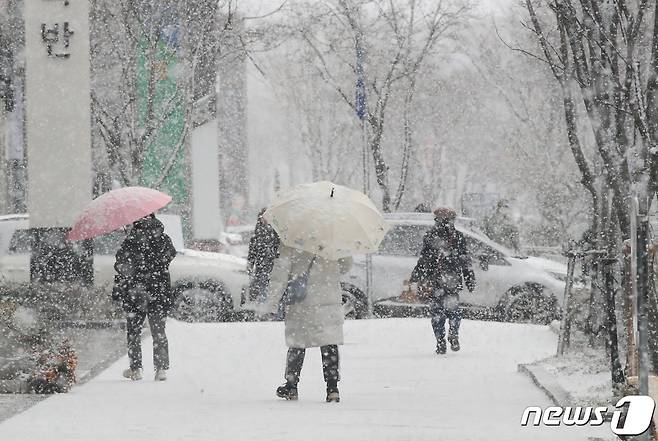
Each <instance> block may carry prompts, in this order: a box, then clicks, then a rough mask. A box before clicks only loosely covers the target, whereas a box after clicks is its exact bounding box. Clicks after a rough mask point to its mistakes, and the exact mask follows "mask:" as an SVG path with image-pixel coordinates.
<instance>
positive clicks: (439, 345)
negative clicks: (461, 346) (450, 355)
mask: <svg viewBox="0 0 658 441" xmlns="http://www.w3.org/2000/svg"><path fill="white" fill-rule="evenodd" d="M436 353H437V354H439V355H443V354H445V353H446V340H445V338H439V339H437V340H436Z"/></svg>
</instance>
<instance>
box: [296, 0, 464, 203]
mask: <svg viewBox="0 0 658 441" xmlns="http://www.w3.org/2000/svg"><path fill="white" fill-rule="evenodd" d="M467 11H468V8H467V7H466V6H464V5H456V6H455V5H454V4H452V3H449V2H447V1H438V2H425V1H422V0H410V1H409V2H408V4H407V5H406V7H399V6H398V5H397V4H396V2H392V1H385V0H373V1H365V2H364V1H361V2H353V1H351V0H337V1H336V2H335V3H332V4H326V5H325V8H324V9H323V10H322V11H321V12H319V13H317V16H316V17H315V20H313V25H311V26H306V27H304V28H303V29H302V31H301V36H302V38H303V40H304V41H305V42H306V43H307V44H308V45H309V46H310V47H311V48H312V50H313V51H314V53H315V55H316V59H317V63H316V68H317V69H318V71H319V72H320V73H321V75H322V76H323V78H324V79H325V81H327V82H328V83H329V84H331V85H332V87H333V88H334V89H335V90H336V92H337V93H338V94H339V95H340V96H341V97H342V99H343V100H344V102H345V103H346V104H347V106H348V108H349V109H350V110H351V111H352V112H355V111H356V102H355V98H354V97H353V94H352V93H351V92H350V88H349V86H348V84H354V81H355V76H356V75H357V74H358V72H357V68H360V67H359V66H357V65H356V63H355V62H354V60H355V58H356V52H357V51H363V60H364V61H363V65H364V69H363V70H364V76H365V84H366V88H367V96H368V109H367V114H366V117H365V120H366V122H367V125H368V128H369V131H368V136H369V139H368V143H369V146H370V153H371V155H372V159H373V166H374V172H375V177H376V181H377V184H378V186H379V188H380V190H381V192H382V208H383V210H384V211H390V210H392V209H395V208H398V207H399V206H400V203H401V201H402V198H403V196H404V192H405V185H406V182H407V177H408V167H409V161H410V158H411V157H412V149H413V145H414V141H413V128H412V120H413V117H412V114H411V113H412V109H413V100H414V95H415V89H416V84H417V75H418V72H420V71H421V69H422V67H423V64H424V62H425V60H426V59H427V57H429V56H431V54H432V53H433V51H434V50H435V49H436V48H437V47H438V43H439V41H441V39H442V38H445V37H446V36H447V35H448V32H449V31H450V30H451V29H452V28H454V27H455V26H456V25H458V24H459V23H460V22H461V20H463V19H464V17H465V16H466V13H467ZM318 22H320V23H323V24H324V26H325V28H324V29H322V28H320V27H319V26H318V24H317V23H318ZM336 29H339V31H338V32H337V31H336ZM335 66H338V67H335ZM396 93H400V94H401V95H402V96H403V97H404V99H403V103H404V104H403V109H406V110H405V111H404V113H403V114H404V140H403V143H402V149H401V151H400V152H396V153H399V154H400V155H401V161H400V162H401V163H400V178H399V180H398V185H397V188H394V187H393V186H392V184H391V178H390V161H389V160H388V159H387V158H386V155H385V154H384V150H383V145H382V139H383V137H384V132H385V128H386V126H387V124H386V121H387V118H386V117H387V112H388V110H389V104H390V102H391V99H392V97H393V96H394V95H395V94H396Z"/></svg>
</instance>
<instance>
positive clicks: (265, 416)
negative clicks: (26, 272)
mask: <svg viewBox="0 0 658 441" xmlns="http://www.w3.org/2000/svg"><path fill="white" fill-rule="evenodd" d="M168 334H169V342H170V350H171V362H172V369H171V371H170V375H169V380H168V381H166V382H162V383H155V382H154V381H153V379H152V373H151V369H152V364H151V360H150V357H151V348H150V344H151V340H150V339H149V340H146V341H145V344H144V357H145V373H146V375H145V379H144V380H142V381H140V382H130V381H128V380H124V379H122V378H121V371H122V370H123V369H124V368H125V367H126V366H127V360H126V358H125V357H124V358H123V359H122V360H120V361H118V362H117V363H115V364H114V365H112V366H111V367H109V368H108V369H107V370H106V371H104V372H103V373H101V374H100V375H99V376H98V377H96V378H95V379H93V380H92V381H90V382H88V383H86V384H84V385H82V386H79V387H76V388H74V389H73V391H72V392H71V393H68V394H62V395H58V396H54V397H52V398H50V399H48V400H45V401H43V402H41V403H39V404H38V405H36V406H34V407H32V408H30V409H29V410H27V411H25V412H22V413H20V414H18V415H16V416H14V417H12V418H10V419H8V420H6V421H5V422H3V423H1V424H0V439H2V440H12V441H21V440H25V441H28V440H29V441H34V440H38V441H41V440H44V441H45V440H48V441H59V440H61V441H133V440H135V441H136V440H154V441H155V440H157V441H168V440H185V441H195V440H199V441H202V440H203V441H205V440H208V441H210V440H212V441H215V440H227V441H239V440H259V441H274V440H285V441H290V440H305V441H307V440H310V441H321V440H359V441H363V440H377V441H385V440H396V441H397V440H401V441H402V440H403V441H411V440H414V441H420V440H427V441H451V440H455V441H466V440H491V441H500V440H505V441H510V440H519V441H520V440H523V441H527V440H532V441H543V440H560V441H567V440H587V439H588V438H589V437H594V438H602V439H606V440H608V439H614V437H612V436H611V435H612V434H611V432H610V429H609V427H606V426H605V425H604V426H602V427H599V428H591V427H584V428H574V427H558V428H555V427H520V423H519V422H520V420H521V415H522V412H523V409H524V408H525V407H526V406H530V405H534V406H542V407H546V406H549V405H550V403H549V402H548V400H547V398H546V397H545V396H544V395H543V394H542V393H541V392H540V391H539V390H538V389H537V388H536V387H535V386H534V385H533V384H532V382H531V381H530V380H529V379H528V378H527V377H525V376H524V375H522V374H520V373H518V372H517V365H518V363H524V362H531V361H533V360H537V359H540V358H543V357H546V356H549V355H551V354H552V353H553V352H554V350H555V342H556V336H555V334H554V333H552V332H551V331H550V330H549V329H548V328H547V327H542V326H531V325H515V324H503V323H495V322H476V321H464V323H463V324H462V337H461V343H462V350H461V351H460V352H458V353H450V352H449V353H448V354H447V355H444V356H438V355H436V354H435V353H434V338H433V335H432V333H431V328H430V324H429V320H427V319H387V320H360V321H349V322H347V323H346V326H345V345H344V346H343V347H342V348H341V368H342V381H341V382H340V384H339V387H340V391H341V400H342V402H341V403H339V404H335V403H331V404H328V403H325V402H324V394H325V392H324V383H323V380H322V369H321V363H320V353H319V349H310V350H309V351H307V357H306V363H305V365H304V369H303V371H302V379H301V383H300V387H299V393H300V400H299V401H297V402H286V401H281V400H278V399H277V398H275V397H274V390H275V388H276V386H277V385H279V384H281V383H282V382H283V378H282V377H283V367H284V362H285V361H284V360H285V352H286V348H285V346H284V341H283V324H282V323H219V324H186V323H180V322H176V321H171V322H170V323H169V325H168Z"/></svg>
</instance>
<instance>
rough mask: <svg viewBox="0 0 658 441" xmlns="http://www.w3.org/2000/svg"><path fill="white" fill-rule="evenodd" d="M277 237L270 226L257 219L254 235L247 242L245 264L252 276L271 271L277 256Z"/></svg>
mask: <svg viewBox="0 0 658 441" xmlns="http://www.w3.org/2000/svg"><path fill="white" fill-rule="evenodd" d="M279 242H280V241H279V235H278V234H276V231H274V228H272V226H271V225H269V224H268V223H266V222H264V221H263V220H261V219H258V222H257V223H256V228H255V229H254V235H253V236H252V237H251V240H250V241H249V254H248V255H247V262H248V264H249V268H250V269H251V270H252V271H253V273H254V274H258V273H265V274H267V275H269V274H270V272H271V271H272V267H273V266H274V259H276V258H277V257H278V255H279Z"/></svg>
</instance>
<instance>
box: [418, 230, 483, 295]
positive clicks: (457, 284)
mask: <svg viewBox="0 0 658 441" xmlns="http://www.w3.org/2000/svg"><path fill="white" fill-rule="evenodd" d="M462 278H463V279H464V282H465V283H466V286H467V287H468V288H469V290H472V289H474V288H475V274H474V273H473V269H472V266H471V257H470V255H469V253H468V248H467V247H466V239H465V238H464V235H463V234H462V233H461V232H459V231H457V230H454V229H453V230H449V231H448V230H445V229H443V228H441V227H438V226H435V227H433V228H432V229H430V230H429V231H428V232H427V233H425V236H424V237H423V248H422V250H421V252H420V257H419V259H418V263H417V264H416V266H415V268H414V270H413V272H412V273H411V278H410V281H411V282H412V283H413V282H417V283H420V284H423V285H426V286H428V287H431V288H435V289H437V288H443V289H450V290H460V289H461V288H462Z"/></svg>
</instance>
